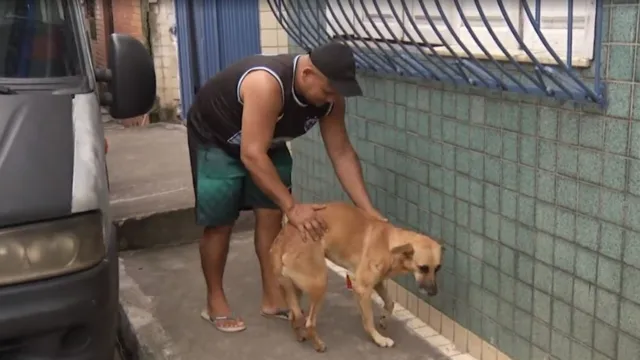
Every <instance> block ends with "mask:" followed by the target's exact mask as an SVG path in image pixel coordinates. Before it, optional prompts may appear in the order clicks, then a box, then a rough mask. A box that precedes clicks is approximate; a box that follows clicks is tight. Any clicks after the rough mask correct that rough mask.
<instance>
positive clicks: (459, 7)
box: [454, 0, 529, 93]
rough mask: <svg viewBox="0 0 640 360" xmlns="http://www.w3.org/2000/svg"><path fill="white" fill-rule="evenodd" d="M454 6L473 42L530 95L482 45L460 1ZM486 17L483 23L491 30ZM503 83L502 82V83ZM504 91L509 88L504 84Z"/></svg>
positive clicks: (455, 1)
mask: <svg viewBox="0 0 640 360" xmlns="http://www.w3.org/2000/svg"><path fill="white" fill-rule="evenodd" d="M454 4H455V6H456V10H458V12H459V13H460V18H461V19H462V22H463V23H464V26H465V27H466V28H467V30H468V31H469V34H470V35H471V37H472V38H473V40H474V41H475V42H476V44H478V46H479V47H480V50H482V52H483V53H484V54H485V55H486V56H487V57H488V58H489V60H490V61H491V62H492V63H493V64H494V65H496V67H497V68H498V69H499V70H500V71H501V72H502V73H503V74H505V76H506V77H508V78H509V79H510V80H511V81H513V83H515V84H516V85H517V86H518V87H519V88H520V89H521V90H522V91H523V92H525V93H528V92H529V91H528V90H527V88H525V86H524V85H523V84H522V83H521V82H520V81H518V79H516V78H515V77H514V76H513V75H512V74H510V73H509V72H508V71H507V70H506V69H505V68H504V67H503V66H502V65H501V64H500V63H499V62H498V61H496V59H495V58H494V57H493V55H491V53H490V52H489V51H488V50H487V48H486V47H485V46H484V45H482V41H480V39H479V38H478V36H477V35H476V33H475V31H473V28H472V27H471V24H469V21H468V20H467V17H466V16H465V14H464V11H462V7H461V6H460V1H459V0H454ZM485 19H486V17H485V18H483V19H482V20H483V22H484V24H485V26H486V28H487V29H491V26H490V24H489V22H488V21H485ZM498 41H499V40H497V41H496V42H498ZM501 83H502V82H501ZM502 87H503V88H502V89H503V90H506V89H507V86H506V85H505V84H504V83H502Z"/></svg>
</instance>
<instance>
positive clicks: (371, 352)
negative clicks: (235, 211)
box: [121, 232, 448, 360]
mask: <svg viewBox="0 0 640 360" xmlns="http://www.w3.org/2000/svg"><path fill="white" fill-rule="evenodd" d="M252 236H253V235H252V232H241V233H236V234H235V235H234V240H233V243H232V250H231V254H230V258H229V262H228V265H227V273H226V275H225V277H226V280H225V281H226V288H227V291H228V292H227V296H228V297H229V299H230V301H231V303H232V304H233V307H234V311H236V312H237V313H238V314H241V315H242V316H243V318H244V320H245V322H246V323H247V330H246V331H244V332H242V333H236V334H223V333H221V332H218V331H217V330H215V329H214V328H213V327H212V326H211V325H210V324H208V323H207V322H205V321H203V320H202V319H201V318H200V311H201V310H202V309H203V306H204V294H205V287H204V283H203V278H202V274H201V272H200V261H199V257H198V250H197V245H196V244H192V245H182V246H177V247H169V248H163V249H154V250H140V251H132V252H126V253H122V255H121V259H122V260H121V261H122V268H121V279H122V280H121V300H122V301H124V302H126V305H127V307H128V310H127V311H128V312H129V313H130V314H131V315H132V316H131V322H132V325H133V327H134V328H137V329H139V333H142V336H141V337H142V338H143V339H144V337H145V336H147V335H148V334H153V335H154V336H156V340H157V338H158V337H159V338H161V341H162V343H163V347H164V354H165V355H166V356H167V358H173V359H188V360H199V359H212V358H213V359H216V360H226V359H229V360H244V359H264V360H271V359H274V360H289V359H302V358H303V357H307V356H308V357H309V358H311V359H349V360H364V359H380V360H382V359H398V360H401V359H402V360H405V359H406V360H409V359H422V360H425V359H446V358H448V357H444V356H443V355H442V354H441V353H440V352H439V351H438V350H437V349H435V348H433V347H431V346H430V345H427V344H426V343H425V342H424V340H422V339H421V338H419V337H417V336H416V335H414V334H413V333H411V332H410V330H408V329H407V328H405V325H404V323H402V322H400V321H398V320H393V321H391V322H390V324H389V328H388V329H387V330H386V334H388V336H390V337H392V338H393V339H394V340H395V341H396V346H395V347H394V348H392V349H381V348H378V347H377V346H375V345H374V344H373V343H372V342H371V341H369V340H368V338H366V337H365V334H364V332H363V330H362V326H361V322H360V317H359V314H358V311H357V309H356V306H355V304H354V302H353V299H352V297H351V293H350V292H349V291H348V290H346V288H345V286H344V281H343V280H342V279H341V278H339V277H338V276H337V275H335V274H332V275H331V284H330V288H329V293H328V296H327V300H326V303H325V307H324V309H323V311H322V312H321V316H320V317H319V322H318V331H319V333H320V334H321V336H322V337H323V339H324V341H325V342H326V343H327V346H328V350H327V353H326V354H317V353H316V352H315V351H314V350H313V349H312V347H311V345H310V344H309V343H308V342H307V343H302V344H300V343H298V342H296V341H295V340H294V338H293V334H292V332H291V330H290V328H289V324H288V323H287V322H286V321H282V320H274V319H265V318H263V317H261V316H260V315H259V313H258V309H259V299H260V280H259V272H258V265H257V261H256V259H255V254H254V251H253V241H252Z"/></svg>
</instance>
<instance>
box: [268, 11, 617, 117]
mask: <svg viewBox="0 0 640 360" xmlns="http://www.w3.org/2000/svg"><path fill="white" fill-rule="evenodd" d="M267 1H268V3H269V6H270V7H271V10H272V12H273V13H274V14H275V16H276V18H277V19H278V21H279V22H280V24H281V25H282V26H283V28H284V30H285V31H286V32H287V34H288V35H289V37H290V38H291V39H292V40H293V41H295V42H296V43H297V45H298V46H300V47H301V48H303V49H305V50H307V51H309V50H310V49H312V48H313V47H315V46H318V45H320V44H322V43H324V42H326V41H328V40H330V39H334V40H337V41H343V42H345V43H347V44H349V45H350V46H351V47H352V49H353V50H354V52H355V54H356V61H357V65H358V67H359V68H360V69H361V70H363V71H370V72H376V73H385V74H398V75H402V76H409V77H416V78H422V79H426V80H431V81H441V82H448V83H453V84H455V85H470V86H476V87H483V88H488V89H493V90H497V91H510V92H517V93H524V94H530V95H534V96H543V97H550V98H555V99H559V100H570V101H574V102H577V103H595V104H597V105H598V106H600V107H602V108H604V107H606V97H605V96H604V92H605V87H604V83H603V82H602V79H601V66H602V59H601V43H602V31H603V20H602V12H603V0H432V1H428V0H427V1H423V0H379V1H376V0H366V1H365V0H344V1H342V0H267Z"/></svg>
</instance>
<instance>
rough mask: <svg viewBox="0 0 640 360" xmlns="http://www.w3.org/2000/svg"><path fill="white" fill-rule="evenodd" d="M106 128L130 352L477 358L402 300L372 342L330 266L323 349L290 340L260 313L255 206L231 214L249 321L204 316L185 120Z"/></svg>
mask: <svg viewBox="0 0 640 360" xmlns="http://www.w3.org/2000/svg"><path fill="white" fill-rule="evenodd" d="M105 129H106V136H107V139H108V141H109V152H108V155H107V161H108V169H109V178H110V186H111V200H112V209H111V210H112V215H113V217H114V219H115V223H116V226H117V229H118V238H119V241H120V248H121V253H120V254H121V255H120V289H121V292H120V302H121V305H122V307H123V309H124V312H123V320H122V321H121V323H122V324H123V325H126V326H124V327H122V324H121V327H122V336H121V338H122V339H121V340H122V341H121V342H122V344H123V346H124V347H125V348H126V350H127V351H128V354H130V355H131V354H138V355H139V356H140V357H138V358H140V359H145V360H146V359H154V360H162V359H184V360H200V359H203V360H204V359H207V360H208V359H216V360H226V359H229V360H244V359H252V360H253V359H264V360H269V359H277V360H293V359H296V360H297V359H302V358H303V357H311V358H315V359H349V360H359V359H365V358H372V359H383V358H385V359H407V360H409V359H416V360H417V359H421V360H426V359H434V360H435V359H449V358H452V359H455V360H469V359H471V360H472V359H473V358H470V357H469V356H468V355H467V354H460V353H458V352H457V351H456V350H455V349H454V348H453V345H452V344H451V343H450V342H449V341H448V340H447V339H446V338H445V337H444V336H442V335H439V334H437V333H436V332H435V331H434V330H433V329H431V328H429V327H428V326H426V324H425V323H424V322H422V321H421V320H419V319H417V318H415V317H413V316H412V315H411V314H409V313H408V311H406V310H402V309H401V308H399V311H398V312H397V316H398V317H399V319H398V320H396V321H393V320H392V321H390V323H389V328H388V329H387V330H386V331H384V332H383V333H384V334H387V336H390V337H391V338H393V339H394V341H395V343H396V346H395V347H394V348H392V349H381V348H378V347H377V346H376V345H375V344H373V342H372V341H371V340H369V338H368V337H367V336H366V335H365V333H364V330H363V329H362V325H361V320H360V316H359V313H358V310H357V308H356V304H355V302H354V301H353V298H352V294H351V293H350V292H349V291H348V290H346V289H345V285H344V280H343V279H342V278H340V276H338V275H336V274H335V273H332V274H331V278H330V287H329V292H328V294H327V298H326V301H325V304H324V307H323V309H322V311H321V314H320V316H319V319H318V331H319V333H320V335H321V337H322V338H323V340H324V341H325V342H326V344H327V346H328V350H327V353H326V354H317V353H316V352H315V351H314V350H313V348H312V347H311V344H310V343H308V342H306V343H303V344H300V343H298V342H296V341H295V339H294V337H293V333H292V331H291V329H290V327H289V324H288V322H286V321H282V320H274V319H265V318H263V317H261V316H260V315H259V306H260V293H261V288H260V275H259V271H258V264H257V260H256V257H255V253H254V249H253V232H252V231H251V229H252V228H253V223H254V221H253V214H252V213H251V212H248V213H245V214H243V215H241V219H240V220H239V221H238V222H237V223H236V227H235V229H234V230H235V233H234V237H233V242H232V250H231V254H230V256H229V261H228V264H227V271H226V276H225V281H226V285H227V286H226V287H227V289H228V292H227V296H228V297H229V300H230V301H231V303H232V305H233V310H234V311H235V312H236V313H237V314H239V315H241V316H242V317H243V318H244V320H245V322H246V323H247V326H248V329H247V330H246V331H244V332H242V333H237V334H224V333H221V332H219V331H217V330H216V329H214V328H213V326H211V325H210V324H209V323H207V322H205V321H204V320H202V319H201V318H200V312H201V310H202V309H203V308H204V305H205V286H204V280H203V276H202V273H201V270H200V259H199V254H198V245H197V244H196V242H197V240H198V239H199V237H200V236H201V235H202V229H201V228H200V227H198V226H196V225H195V221H194V213H193V206H194V199H193V189H192V185H191V175H190V166H189V158H188V153H187V143H186V132H185V128H184V126H182V125H180V124H162V123H160V124H152V125H149V126H145V127H140V128H124V127H122V126H120V125H117V124H114V123H107V124H105ZM377 310H378V313H379V308H377ZM400 319H402V320H400ZM409 328H411V329H415V331H414V330H411V329H409ZM425 339H426V340H425Z"/></svg>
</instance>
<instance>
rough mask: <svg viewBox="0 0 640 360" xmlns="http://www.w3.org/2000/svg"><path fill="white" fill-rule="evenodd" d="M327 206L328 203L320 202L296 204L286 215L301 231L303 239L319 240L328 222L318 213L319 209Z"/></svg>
mask: <svg viewBox="0 0 640 360" xmlns="http://www.w3.org/2000/svg"><path fill="white" fill-rule="evenodd" d="M325 207H326V205H319V204H295V205H294V206H292V207H291V208H290V209H289V210H288V211H287V214H286V215H287V218H288V219H289V222H290V223H291V224H293V225H294V226H295V227H296V228H297V229H298V230H299V231H300V233H301V234H302V238H303V240H305V241H307V240H309V239H311V240H314V241H317V240H320V239H321V238H322V235H324V233H325V231H326V230H327V224H326V223H325V221H324V220H323V219H322V217H320V216H318V213H317V210H322V209H324V208H325Z"/></svg>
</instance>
